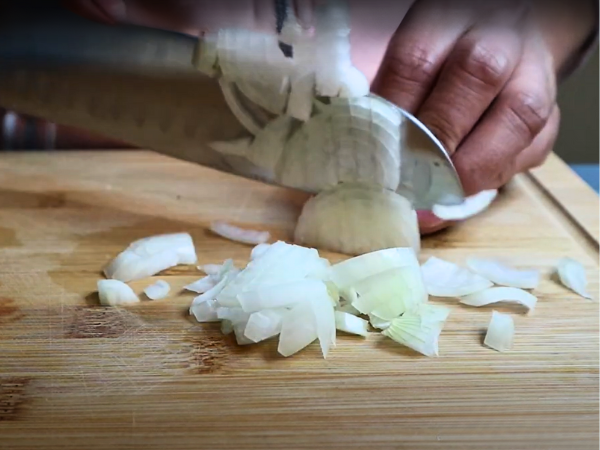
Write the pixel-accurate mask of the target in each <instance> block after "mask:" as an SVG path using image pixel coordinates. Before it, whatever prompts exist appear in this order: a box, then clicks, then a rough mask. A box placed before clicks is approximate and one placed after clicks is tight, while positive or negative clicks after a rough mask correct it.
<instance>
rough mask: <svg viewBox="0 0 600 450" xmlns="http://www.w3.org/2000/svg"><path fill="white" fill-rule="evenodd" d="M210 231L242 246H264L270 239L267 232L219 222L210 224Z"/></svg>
mask: <svg viewBox="0 0 600 450" xmlns="http://www.w3.org/2000/svg"><path fill="white" fill-rule="evenodd" d="M210 229H211V231H212V232H213V233H216V234H218V235H219V236H222V237H224V238H226V239H230V240H232V241H237V242H242V243H244V244H264V243H265V242H267V241H268V240H269V239H270V238H271V234H270V233H269V232H268V231H255V230H246V229H244V228H240V227H236V226H234V225H231V224H228V223H226V222H221V221H216V222H213V223H211V224H210Z"/></svg>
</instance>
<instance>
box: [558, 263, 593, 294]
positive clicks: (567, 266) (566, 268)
mask: <svg viewBox="0 0 600 450" xmlns="http://www.w3.org/2000/svg"><path fill="white" fill-rule="evenodd" d="M557 273H558V277H559V278H560V281H561V283H562V284H564V285H565V286H566V287H567V288H569V289H571V290H572V291H573V292H575V293H576V294H578V295H580V296H582V297H584V298H588V299H591V298H592V296H591V295H590V294H589V293H588V291H587V276H586V274H585V267H583V265H582V264H581V263H579V262H577V261H575V260H574V259H571V258H562V259H561V260H560V261H558V267H557Z"/></svg>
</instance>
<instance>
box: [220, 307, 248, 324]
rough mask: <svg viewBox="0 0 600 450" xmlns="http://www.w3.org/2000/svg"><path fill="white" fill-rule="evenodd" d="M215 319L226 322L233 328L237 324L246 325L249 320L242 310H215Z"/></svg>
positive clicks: (221, 308)
mask: <svg viewBox="0 0 600 450" xmlns="http://www.w3.org/2000/svg"><path fill="white" fill-rule="evenodd" d="M217 317H218V318H219V319H220V320H228V321H230V322H231V323H232V324H233V325H234V326H235V325H237V324H239V323H246V322H248V319H249V318H250V314H248V313H247V312H245V311H244V310H242V308H223V307H218V308H217Z"/></svg>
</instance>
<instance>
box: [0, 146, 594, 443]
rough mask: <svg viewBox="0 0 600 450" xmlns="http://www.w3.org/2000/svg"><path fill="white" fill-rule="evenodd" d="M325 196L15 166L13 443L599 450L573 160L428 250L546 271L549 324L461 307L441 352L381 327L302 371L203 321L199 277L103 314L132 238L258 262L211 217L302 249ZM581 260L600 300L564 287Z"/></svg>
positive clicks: (5, 232)
mask: <svg viewBox="0 0 600 450" xmlns="http://www.w3.org/2000/svg"><path fill="white" fill-rule="evenodd" d="M305 200H306V196H305V195H304V194H301V193H297V192H293V191H289V190H286V189H282V188H278V187H272V186H266V185H262V184H260V183H257V182H253V181H249V180H244V179H240V178H237V177H234V176H231V175H226V174H221V173H218V172H215V171H212V170H208V169H204V168H202V167H198V166H195V165H192V164H188V163H184V162H180V161H176V160H174V159H169V158H167V157H164V156H160V155H156V154H153V153H149V152H130V151H123V152H118V151H117V152H87V153H86V152H73V153H52V154H48V153H24V154H4V155H1V156H0V448H2V449H73V450H75V449H76V450H80V449H87V450H92V449H108V448H114V449H137V448H144V449H157V450H158V449H160V450H165V449H170V450H178V449H211V450H217V449H236V450H237V449H286V450H287V449H313V448H314V449H330V448H331V449H333V448H335V449H367V448H368V449H444V450H450V449H456V450H458V449H461V450H466V449H469V450H470V449H473V450H481V449H511V450H515V449H517V450H518V449H526V448H527V449H539V450H541V449H557V450H558V449H560V450H563V449H597V448H598V447H597V446H598V303H597V301H596V300H597V299H598V197H597V196H596V195H595V193H593V192H592V191H591V190H589V189H588V188H587V187H586V186H585V185H584V184H583V183H582V182H581V181H579V180H578V179H577V178H576V176H575V175H574V174H573V173H571V172H570V171H569V169H568V168H567V167H566V166H565V165H564V164H563V163H562V162H561V161H560V160H558V159H557V158H556V157H551V158H550V159H549V160H548V162H547V164H546V165H545V166H544V167H543V168H542V169H539V170H537V171H536V172H534V173H533V174H530V175H522V176H519V177H517V178H516V179H515V180H514V181H513V182H512V183H511V184H510V185H509V186H507V187H506V189H504V190H503V191H502V193H501V195H500V197H499V199H498V200H497V202H496V203H495V204H494V205H493V207H492V208H491V209H490V210H488V211H487V212H485V213H484V214H482V215H481V216H479V217H476V218H474V219H472V220H470V221H468V222H466V223H464V224H463V225H460V226H456V227H455V228H453V229H451V230H448V231H445V232H441V233H439V234H436V235H434V236H430V237H427V238H425V239H424V241H423V251H422V255H421V257H422V260H425V259H426V258H427V257H429V256H432V255H435V256H438V257H440V258H444V259H447V260H450V261H454V262H457V263H463V262H464V261H465V259H466V258H467V257H469V256H480V257H484V256H485V257H498V258H502V259H503V260H505V261H506V262H507V263H510V264H513V265H515V266H517V267H522V268H529V267H534V268H538V269H540V270H541V271H542V273H543V281H542V283H541V285H540V286H539V288H538V289H536V290H535V294H536V295H537V296H538V297H539V302H538V305H537V307H536V310H535V312H534V313H533V314H532V315H529V316H528V315H525V313H524V311H523V310H522V309H520V308H518V307H514V306H513V307H511V306H504V305H494V306H493V307H483V308H470V307H466V306H462V305H459V304H457V301H456V300H453V299H447V300H441V299H438V300H436V299H433V300H432V301H433V302H435V303H439V304H444V305H447V306H449V307H450V308H451V309H452V313H451V315H450V318H449V319H448V322H447V324H446V327H445V328H444V330H443V332H442V335H441V338H440V357H439V358H427V357H424V356H421V355H418V354H416V353H415V352H413V351H410V350H409V349H407V348H404V347H402V346H400V345H398V344H395V343H394V342H392V341H390V340H387V339H385V338H383V336H381V335H379V334H378V333H375V332H373V333H371V334H370V335H369V337H368V338H366V339H365V338H361V337H353V336H346V335H340V336H339V338H338V345H337V348H335V349H334V350H332V351H331V353H330V356H329V357H328V358H327V359H326V360H324V359H322V358H321V356H320V352H319V348H318V345H317V344H313V345H311V346H310V347H308V348H307V349H305V350H304V351H302V352H301V353H299V354H297V355H296V356H294V357H291V358H287V359H286V358H283V357H280V356H278V354H277V352H276V342H266V343H263V344H260V345H256V346H252V347H243V348H242V347H238V346H236V345H235V343H234V342H233V340H232V338H231V337H224V336H221V334H220V332H219V330H218V325H214V324H198V323H194V321H193V320H191V319H190V317H189V316H188V314H187V310H188V307H189V304H190V302H191V300H192V295H190V294H186V293H181V292H180V288H181V287H182V286H184V285H185V284H187V283H189V282H191V281H193V280H195V279H197V278H199V277H200V276H201V273H200V272H199V271H198V270H197V269H196V267H194V266H182V267H176V268H174V269H172V270H169V271H168V272H166V273H163V274H161V275H160V278H161V279H164V280H167V281H168V282H169V283H170V284H171V286H172V292H173V295H172V296H171V297H170V298H168V299H164V300H159V301H154V302H152V301H142V302H141V303H140V304H139V305H136V306H133V307H129V308H124V309H118V308H102V307H99V306H98V298H97V294H96V293H95V286H96V281H97V280H98V279H99V278H100V276H101V275H100V274H101V269H102V267H103V266H104V265H105V264H106V263H107V262H108V261H109V260H110V259H111V258H113V257H114V256H115V255H116V254H118V253H119V252H120V251H121V250H122V249H124V248H125V247H126V246H127V245H128V244H129V243H130V242H131V241H133V240H135V239H138V238H141V237H145V236H150V235H155V234H159V233H170V232H178V231H187V232H189V233H190V234H191V235H192V236H193V238H194V242H195V245H196V248H197V252H198V257H199V263H202V264H203V263H218V262H221V261H223V260H224V259H226V258H230V257H232V258H233V259H234V260H235V262H236V263H237V264H244V263H245V262H246V261H247V259H248V256H249V253H250V248H249V247H248V246H245V245H243V244H239V243H235V242H229V241H226V240H224V239H221V238H219V237H217V236H214V235H212V234H211V233H210V232H209V231H208V230H207V226H208V224H209V222H210V221H211V220H215V219H222V220H227V221H230V222H233V223H236V224H240V225H244V226H248V227H255V228H257V229H266V230H269V231H271V233H272V234H273V237H274V239H285V240H289V239H290V237H291V235H292V230H293V227H294V222H295V220H296V218H297V216H298V214H299V211H300V208H301V205H302V204H303V202H304V201H305ZM325 255H326V256H327V257H330V258H331V259H332V260H334V261H337V260H341V259H342V258H343V256H342V255H337V254H331V253H325ZM564 256H570V257H572V258H575V259H577V260H578V261H580V262H581V263H582V264H584V266H585V267H586V269H587V275H588V278H589V281H590V286H589V289H590V291H591V292H592V294H593V296H594V298H595V299H596V300H595V301H589V300H585V299H583V298H580V297H578V296H577V295H575V294H573V293H572V292H570V291H569V290H567V289H566V288H564V287H562V286H560V285H559V284H557V283H556V282H555V281H554V280H553V279H552V276H551V273H552V271H553V268H554V267H555V264H556V262H557V260H558V259H559V258H561V257H564ZM150 282H151V280H143V281H139V282H136V283H133V284H132V285H133V287H134V289H135V290H137V291H138V292H141V290H142V289H143V288H144V287H145V286H146V285H148V284H149V283H150ZM493 309H495V310H498V311H501V312H507V313H511V314H512V316H513V317H514V320H515V326H516V336H515V343H514V348H513V350H512V351H510V352H507V353H498V352H495V351H493V350H491V349H488V348H486V347H484V346H483V344H482V340H483V336H484V333H485V329H486V327H487V325H488V323H489V320H490V316H491V312H492V310H493ZM340 334H341V333H340Z"/></svg>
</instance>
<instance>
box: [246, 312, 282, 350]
mask: <svg viewBox="0 0 600 450" xmlns="http://www.w3.org/2000/svg"><path fill="white" fill-rule="evenodd" d="M287 311H288V310H286V309H285V308H276V309H265V310H263V311H259V312H254V313H252V314H250V318H249V319H248V322H247V324H246V329H245V331H244V334H245V336H246V337H247V338H248V339H250V340H251V341H252V342H261V341H264V340H266V339H269V338H272V337H273V336H277V335H278V334H279V333H280V332H281V325H282V323H283V316H284V315H285V314H286V313H287Z"/></svg>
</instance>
